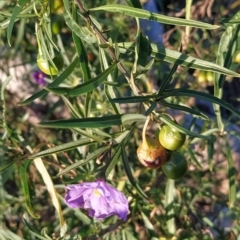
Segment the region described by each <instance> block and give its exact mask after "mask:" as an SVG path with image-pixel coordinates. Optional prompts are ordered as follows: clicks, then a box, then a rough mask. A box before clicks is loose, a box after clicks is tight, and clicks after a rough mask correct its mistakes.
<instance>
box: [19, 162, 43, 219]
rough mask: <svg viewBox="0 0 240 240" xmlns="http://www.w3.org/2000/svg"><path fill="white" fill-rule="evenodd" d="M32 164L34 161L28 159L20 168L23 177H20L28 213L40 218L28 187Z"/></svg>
mask: <svg viewBox="0 0 240 240" xmlns="http://www.w3.org/2000/svg"><path fill="white" fill-rule="evenodd" d="M31 162H32V160H29V159H26V160H24V161H23V162H22V163H21V166H20V176H21V177H20V179H21V184H22V188H23V192H24V197H25V204H26V208H27V211H28V213H29V214H30V215H31V217H33V218H40V216H39V215H37V214H35V213H34V210H33V207H32V203H31V196H30V192H29V187H28V178H27V171H28V168H29V166H30V163H31Z"/></svg>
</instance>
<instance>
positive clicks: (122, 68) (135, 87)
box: [75, 0, 143, 95]
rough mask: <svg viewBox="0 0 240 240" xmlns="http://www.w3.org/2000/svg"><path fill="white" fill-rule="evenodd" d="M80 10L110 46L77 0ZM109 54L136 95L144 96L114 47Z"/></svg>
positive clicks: (97, 34)
mask: <svg viewBox="0 0 240 240" xmlns="http://www.w3.org/2000/svg"><path fill="white" fill-rule="evenodd" d="M75 2H76V4H77V6H78V8H79V10H80V11H81V13H82V15H83V17H84V18H85V21H86V22H87V24H88V25H89V26H91V27H92V30H93V31H94V33H95V34H96V36H97V37H98V38H99V39H100V41H101V42H102V43H103V44H107V45H109V42H108V40H107V39H106V38H105V36H104V35H103V33H102V32H101V30H100V29H99V28H98V27H97V26H96V24H95V23H94V22H93V21H92V19H91V17H90V15H89V13H88V11H86V9H85V8H84V6H83V4H82V2H81V1H80V0H75ZM107 51H108V54H109V55H110V57H111V58H112V60H113V61H114V62H117V66H118V69H119V70H120V71H121V72H122V73H123V75H124V77H125V78H126V80H127V81H128V83H129V85H130V86H131V88H132V90H133V92H134V94H135V95H143V94H142V92H141V90H140V89H139V88H138V87H137V86H136V85H135V84H134V83H133V81H131V75H130V74H129V72H128V71H127V69H126V68H125V67H124V65H123V64H122V63H121V62H120V61H119V60H118V59H117V57H116V54H115V51H114V48H113V47H112V46H110V45H109V47H108V48H107Z"/></svg>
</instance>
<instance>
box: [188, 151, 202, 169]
mask: <svg viewBox="0 0 240 240" xmlns="http://www.w3.org/2000/svg"><path fill="white" fill-rule="evenodd" d="M187 151H188V154H189V156H190V158H191V161H193V162H194V163H195V164H196V165H197V166H198V167H199V168H200V169H202V166H201V164H200V163H199V162H198V160H197V158H196V157H195V155H194V152H193V150H192V149H191V148H190V147H188V148H187Z"/></svg>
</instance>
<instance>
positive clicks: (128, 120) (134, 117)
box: [121, 113, 146, 125]
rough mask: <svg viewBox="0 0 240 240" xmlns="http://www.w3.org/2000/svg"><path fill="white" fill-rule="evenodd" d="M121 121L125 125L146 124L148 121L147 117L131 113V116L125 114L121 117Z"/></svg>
mask: <svg viewBox="0 0 240 240" xmlns="http://www.w3.org/2000/svg"><path fill="white" fill-rule="evenodd" d="M121 121H122V124H123V125H126V124H132V123H133V122H139V121H140V122H145V121H146V116H144V115H142V114H137V113H132V114H131V113H129V114H124V115H122V117H121Z"/></svg>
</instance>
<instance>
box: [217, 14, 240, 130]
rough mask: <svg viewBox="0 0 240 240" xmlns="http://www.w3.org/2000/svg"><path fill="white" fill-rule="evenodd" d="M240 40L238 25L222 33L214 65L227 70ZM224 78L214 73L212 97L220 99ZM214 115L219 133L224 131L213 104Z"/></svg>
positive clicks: (236, 17) (236, 15)
mask: <svg viewBox="0 0 240 240" xmlns="http://www.w3.org/2000/svg"><path fill="white" fill-rule="evenodd" d="M239 18H240V12H237V13H236V14H235V15H234V16H233V18H232V19H239ZM238 39H240V25H237V24H233V25H229V26H228V27H227V29H226V30H225V32H224V33H223V35H222V37H221V40H220V43H219V46H218V53H217V60H216V63H217V64H218V65H220V66H223V67H226V68H229V67H230V66H231V64H232V57H233V56H234V54H235V52H236V50H237V41H238ZM225 78H226V76H224V75H220V74H219V73H215V75H214V96H215V97H217V98H222V95H223V84H224V82H225ZM213 107H214V111H215V114H216V116H217V123H218V127H219V129H220V131H223V130H224V123H223V121H222V116H221V109H220V106H219V105H216V104H213Z"/></svg>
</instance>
